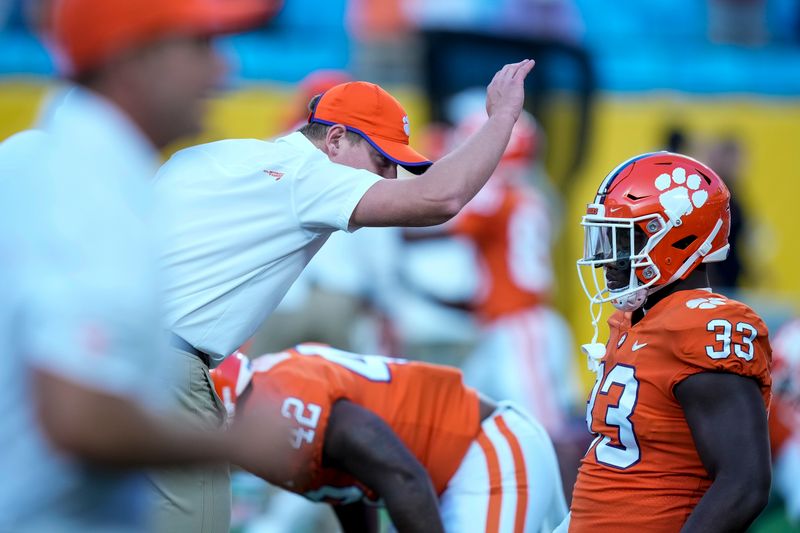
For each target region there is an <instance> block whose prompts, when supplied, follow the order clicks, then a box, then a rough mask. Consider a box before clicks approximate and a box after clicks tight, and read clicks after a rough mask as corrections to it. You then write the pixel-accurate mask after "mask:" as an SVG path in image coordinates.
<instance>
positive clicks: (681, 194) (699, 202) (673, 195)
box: [655, 167, 708, 220]
mask: <svg viewBox="0 0 800 533" xmlns="http://www.w3.org/2000/svg"><path fill="white" fill-rule="evenodd" d="M701 181H702V180H701V178H700V176H699V175H698V174H690V175H689V176H687V175H686V169H685V168H683V167H676V168H675V169H674V170H673V171H672V174H671V175H670V174H667V173H664V174H661V175H659V176H658V177H657V178H656V180H655V186H656V189H658V190H659V191H663V192H662V193H661V195H659V197H658V201H659V202H660V203H661V206H662V207H663V208H664V211H665V212H666V213H667V215H668V216H669V218H670V220H677V219H681V218H682V217H683V216H684V215H688V214H691V212H692V211H694V209H695V208H699V207H703V205H704V204H705V203H706V200H708V192H707V191H705V190H703V189H701V188H700V183H701Z"/></svg>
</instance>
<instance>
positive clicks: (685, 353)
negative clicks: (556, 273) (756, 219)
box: [559, 152, 772, 532]
mask: <svg viewBox="0 0 800 533" xmlns="http://www.w3.org/2000/svg"><path fill="white" fill-rule="evenodd" d="M729 198H730V194H729V192H728V188H727V187H726V186H725V184H724V183H723V182H722V180H721V179H720V178H719V176H717V174H716V173H715V172H714V171H713V170H711V169H710V168H709V167H707V166H706V165H704V164H703V163H700V162H699V161H696V160H694V159H691V158H689V157H686V156H683V155H679V154H673V153H670V152H654V153H648V154H643V155H640V156H637V157H634V158H632V159H629V160H627V161H625V162H623V163H621V164H620V165H619V166H618V167H616V168H615V169H614V170H613V171H612V172H611V173H610V174H608V175H607V176H606V177H605V179H604V180H603V181H602V183H601V184H600V186H599V188H598V190H597V195H596V197H595V198H594V201H592V202H591V203H590V204H588V206H587V210H586V215H585V216H584V217H583V219H582V221H581V224H582V225H583V227H584V229H585V242H584V256H583V258H582V259H580V260H579V261H578V270H579V274H580V279H581V283H582V284H583V287H584V290H585V291H586V294H587V296H588V297H589V300H590V310H591V315H592V319H593V325H594V327H595V337H594V339H593V340H592V342H591V343H589V344H585V345H584V347H583V348H584V351H585V352H586V354H587V355H588V357H589V361H590V366H591V367H592V368H594V370H595V371H596V373H597V381H596V382H595V385H594V388H593V389H592V392H591V394H590V397H589V401H588V405H587V408H586V423H587V426H588V428H589V430H590V432H591V433H592V434H593V435H594V440H593V441H592V444H591V445H590V447H589V450H588V451H587V453H586V456H585V457H584V458H583V461H582V463H581V466H580V470H579V472H578V479H577V482H576V484H575V490H574V492H573V496H572V506H571V519H570V520H568V521H565V523H564V524H563V525H562V526H560V527H559V530H565V529H566V528H567V527H569V530H570V531H575V532H584V531H631V532H634V531H636V532H638V531H664V532H667V531H679V530H680V531H683V532H693V531H698V532H699V531H702V532H710V531H720V532H722V531H744V530H745V529H747V527H748V525H749V524H750V523H752V521H753V520H754V519H755V518H756V517H757V516H758V514H759V513H760V512H761V510H762V509H763V508H764V506H765V505H766V503H767V499H768V496H769V490H770V480H771V467H770V453H769V435H768V430H767V411H768V409H769V405H770V399H771V386H772V378H771V376H770V366H771V357H772V350H771V348H770V344H769V339H768V332H767V327H766V326H765V325H764V322H763V321H762V320H761V318H760V317H759V316H758V315H757V314H756V313H755V312H754V311H753V310H752V309H750V308H749V307H747V306H746V305H744V304H742V303H740V302H737V301H735V300H732V299H729V298H726V297H725V296H723V295H720V294H716V293H714V292H713V290H712V288H711V286H710V285H709V280H708V274H707V272H706V265H707V264H708V263H712V262H716V261H722V260H723V259H725V257H726V256H727V254H728V248H729V245H728V228H729V226H730V209H729V205H728V200H729ZM606 302H610V303H611V304H612V305H614V307H616V309H617V311H616V312H615V313H614V314H613V315H612V316H611V318H610V319H609V327H610V334H609V338H608V341H607V343H606V344H605V345H603V344H601V343H598V342H596V341H597V323H598V321H599V319H600V316H601V313H602V307H601V305H602V304H603V303H606ZM732 443H735V445H734V444H732ZM621 510H622V511H621Z"/></svg>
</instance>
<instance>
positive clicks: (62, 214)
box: [0, 0, 271, 532]
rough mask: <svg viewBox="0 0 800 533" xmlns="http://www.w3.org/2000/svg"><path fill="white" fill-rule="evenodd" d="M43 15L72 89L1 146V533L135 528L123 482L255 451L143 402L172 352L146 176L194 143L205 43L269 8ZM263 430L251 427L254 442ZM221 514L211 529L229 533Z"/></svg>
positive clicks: (203, 90)
mask: <svg viewBox="0 0 800 533" xmlns="http://www.w3.org/2000/svg"><path fill="white" fill-rule="evenodd" d="M40 7H42V8H43V9H45V8H47V9H45V10H44V11H42V14H46V17H45V18H46V19H47V20H48V21H49V26H48V27H47V28H44V31H46V32H47V34H46V35H45V38H46V39H47V40H48V42H49V44H52V45H53V47H54V51H55V54H56V61H57V63H58V65H59V67H60V69H61V72H62V74H63V75H64V77H65V78H66V81H67V82H68V83H67V87H66V90H65V91H63V93H62V94H60V95H59V96H58V97H56V98H54V99H53V101H52V102H51V105H50V107H49V108H48V109H46V111H45V112H44V114H43V119H42V121H41V123H40V124H39V125H38V126H37V129H34V130H30V131H26V132H22V133H20V134H18V135H16V136H14V137H12V138H11V139H9V140H7V141H6V142H5V143H3V144H2V145H0V213H1V214H0V257H1V258H2V260H0V279H2V283H0V344H2V346H3V348H2V350H1V351H0V386H1V387H2V390H3V391H4V394H3V398H4V400H3V406H4V408H3V412H4V416H3V421H2V423H0V438H2V439H3V441H4V442H5V443H6V447H5V450H4V452H3V455H2V459H0V465H2V470H3V472H4V474H5V475H4V481H3V483H2V486H0V530H2V531H48V532H52V531H81V532H85V531H103V532H107V531H146V530H148V529H151V528H152V527H153V523H152V522H151V519H152V516H151V508H150V506H149V503H150V502H149V501H148V496H149V495H150V494H151V490H150V486H149V484H148V482H147V480H146V478H145V477H144V475H143V474H142V473H141V471H139V470H134V469H135V468H140V467H145V466H157V465H163V464H172V463H198V462H201V461H202V462H205V461H222V460H228V459H234V460H240V459H241V460H243V459H246V457H247V456H248V454H250V455H254V454H255V453H256V450H250V451H248V449H247V446H243V444H244V443H245V442H246V440H243V439H242V438H239V437H241V435H239V437H237V434H238V433H245V434H251V433H252V432H250V433H248V429H247V428H248V426H246V424H245V425H242V426H240V427H237V428H236V429H235V430H233V433H226V432H222V431H216V430H215V431H206V430H203V429H200V428H198V427H196V426H193V425H190V424H188V423H186V422H185V421H181V420H180V419H177V418H174V417H171V418H169V419H168V420H167V413H168V405H169V399H168V398H166V397H164V396H163V395H161V396H160V395H158V394H157V393H153V394H151V392H152V391H153V390H158V389H163V388H164V387H163V383H164V382H165V381H166V380H167V379H168V378H169V373H168V372H167V371H166V368H165V366H164V365H165V363H167V361H166V359H167V358H168V356H169V355H170V354H169V352H167V351H166V349H165V348H166V344H165V342H164V334H163V331H164V330H163V325H162V322H161V317H162V305H161V294H160V287H159V286H160V284H161V280H160V273H159V269H158V266H157V264H158V263H157V261H158V255H159V248H160V246H159V242H158V241H159V238H158V237H159V232H161V231H162V230H163V220H162V218H161V217H160V216H159V209H158V207H157V203H156V201H155V197H154V195H153V190H152V186H151V180H152V177H153V176H154V174H155V172H156V170H157V168H158V161H159V155H158V152H157V150H158V149H159V148H163V147H164V146H165V145H167V144H168V143H170V142H172V141H174V140H175V139H177V138H178V137H181V136H184V135H188V134H192V133H196V132H197V131H198V129H199V127H200V120H201V117H202V112H203V108H204V100H205V99H206V97H207V96H208V95H209V93H210V92H211V91H212V90H213V89H214V88H215V86H216V85H217V84H218V83H219V81H220V78H221V76H222V75H223V73H224V72H223V71H224V65H223V62H222V60H221V59H220V58H219V57H218V56H217V54H216V52H215V51H214V49H213V48H212V45H211V41H210V38H211V37H212V36H214V35H217V34H220V33H226V32H232V31H238V30H241V29H245V28H248V27H251V26H255V25H258V24H260V23H261V22H262V21H264V20H266V19H267V18H268V16H269V14H270V12H271V6H270V5H269V4H268V3H262V2H254V1H249V0H241V1H240V0H228V1H226V2H219V1H213V0H140V1H138V2H131V1H130V0H55V1H53V2H52V3H51V2H47V3H46V4H43V5H42V6H40ZM50 9H52V11H51V10H50ZM148 369H149V370H148ZM150 385H152V387H150ZM206 393H207V395H209V397H211V396H213V395H214V392H213V388H211V385H210V382H209V386H208V389H207V391H206ZM263 425H264V424H263V422H262V423H260V424H259V425H258V426H250V427H251V428H252V429H254V430H256V431H259V432H262V433H264V435H262V438H265V439H267V438H268V434H267V432H265V431H263V430H262V429H261V428H262V427H263ZM209 496H210V493H209ZM224 497H226V496H225V495H224V494H222V495H220V498H224ZM223 503H224V502H223ZM228 505H229V503H228ZM224 508H225V507H224V505H223V506H222V507H221V509H222V511H220V512H219V513H218V514H217V516H216V517H215V518H216V519H217V520H218V521H219V525H218V526H216V527H213V528H211V527H208V528H207V529H205V530H206V531H211V530H214V531H223V530H224V531H227V527H228V524H227V518H226V516H225V514H224V512H223V511H224ZM199 523H200V522H199V521H195V522H193V523H192V524H191V525H188V526H187V527H183V528H179V527H175V528H172V529H171V530H172V531H178V530H181V531H199V530H200V528H199V526H198V527H195V525H196V524H199Z"/></svg>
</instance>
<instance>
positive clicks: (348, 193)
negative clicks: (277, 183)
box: [292, 154, 382, 232]
mask: <svg viewBox="0 0 800 533" xmlns="http://www.w3.org/2000/svg"><path fill="white" fill-rule="evenodd" d="M380 179H382V178H381V177H380V176H378V175H376V174H373V173H372V172H369V171H366V170H360V169H355V168H350V167H348V166H345V165H339V164H336V163H332V162H331V161H329V160H328V159H327V157H326V156H324V155H323V154H315V157H314V159H313V160H309V162H308V164H306V165H304V166H302V167H301V168H300V169H299V172H298V174H297V175H296V176H295V177H294V179H293V180H292V187H293V189H292V202H293V207H294V211H295V215H296V216H297V219H298V222H299V224H300V226H301V227H302V228H303V229H305V230H307V231H312V232H324V231H332V230H343V231H353V230H355V229H358V228H357V227H353V228H351V227H350V217H351V216H352V214H353V211H354V210H355V208H356V206H357V205H358V203H359V202H360V201H361V198H362V197H363V196H364V194H366V192H367V191H368V190H369V188H370V187H372V186H373V185H374V184H375V183H376V182H378V181H379V180H380Z"/></svg>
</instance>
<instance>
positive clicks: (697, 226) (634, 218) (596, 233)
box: [578, 152, 730, 342]
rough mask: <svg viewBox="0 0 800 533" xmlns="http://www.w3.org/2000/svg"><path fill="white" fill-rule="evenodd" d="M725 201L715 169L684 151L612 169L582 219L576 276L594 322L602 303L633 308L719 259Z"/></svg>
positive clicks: (723, 251)
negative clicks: (581, 239) (581, 244)
mask: <svg viewBox="0 0 800 533" xmlns="http://www.w3.org/2000/svg"><path fill="white" fill-rule="evenodd" d="M729 200H730V192H729V191H728V188H727V187H726V186H725V183H723V181H722V180H721V179H720V177H719V176H717V174H716V173H715V172H714V171H713V170H711V169H710V168H709V167H707V166H706V165H704V164H703V163H701V162H699V161H697V160H695V159H692V158H691V157H687V156H685V155H681V154H674V153H671V152H653V153H646V154H642V155H638V156H636V157H633V158H631V159H628V160H627V161H625V162H623V163H622V164H621V165H619V166H618V167H617V168H615V169H614V170H613V171H611V173H609V174H608V175H607V176H606V177H605V179H604V180H603V182H602V183H601V184H600V187H599V188H598V190H597V194H596V196H595V198H594V201H593V202H592V203H590V204H589V205H588V206H587V209H586V215H584V217H583V219H582V220H581V225H582V226H583V227H584V252H583V257H582V258H581V259H579V260H578V276H579V277H580V280H581V284H582V285H583V289H584V291H585V292H586V295H587V296H588V298H589V301H590V306H591V309H592V311H591V313H592V318H593V323H594V324H595V326H596V324H597V321H598V320H599V318H600V306H599V304H602V303H605V302H611V303H612V304H613V305H614V306H615V307H616V308H617V309H621V310H624V311H633V310H635V309H638V308H639V307H641V306H642V304H643V303H644V302H645V300H646V299H647V297H648V296H649V295H650V294H652V293H654V292H655V291H657V290H659V289H661V288H663V287H665V286H667V285H669V284H670V283H673V282H675V281H677V280H680V279H685V278H686V276H688V275H689V273H691V272H692V271H693V270H694V269H695V268H696V267H697V266H698V265H699V264H700V263H710V262H713V261H722V260H724V259H725V258H726V257H727V255H728V249H729V245H728V232H729V230H730V207H729ZM598 267H603V269H602V271H601V270H600V269H599V268H598ZM601 272H602V280H600V279H599V278H600V277H601V275H600V273H601ZM595 329H596V328H595ZM595 340H596V332H595ZM593 342H594V341H593Z"/></svg>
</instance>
